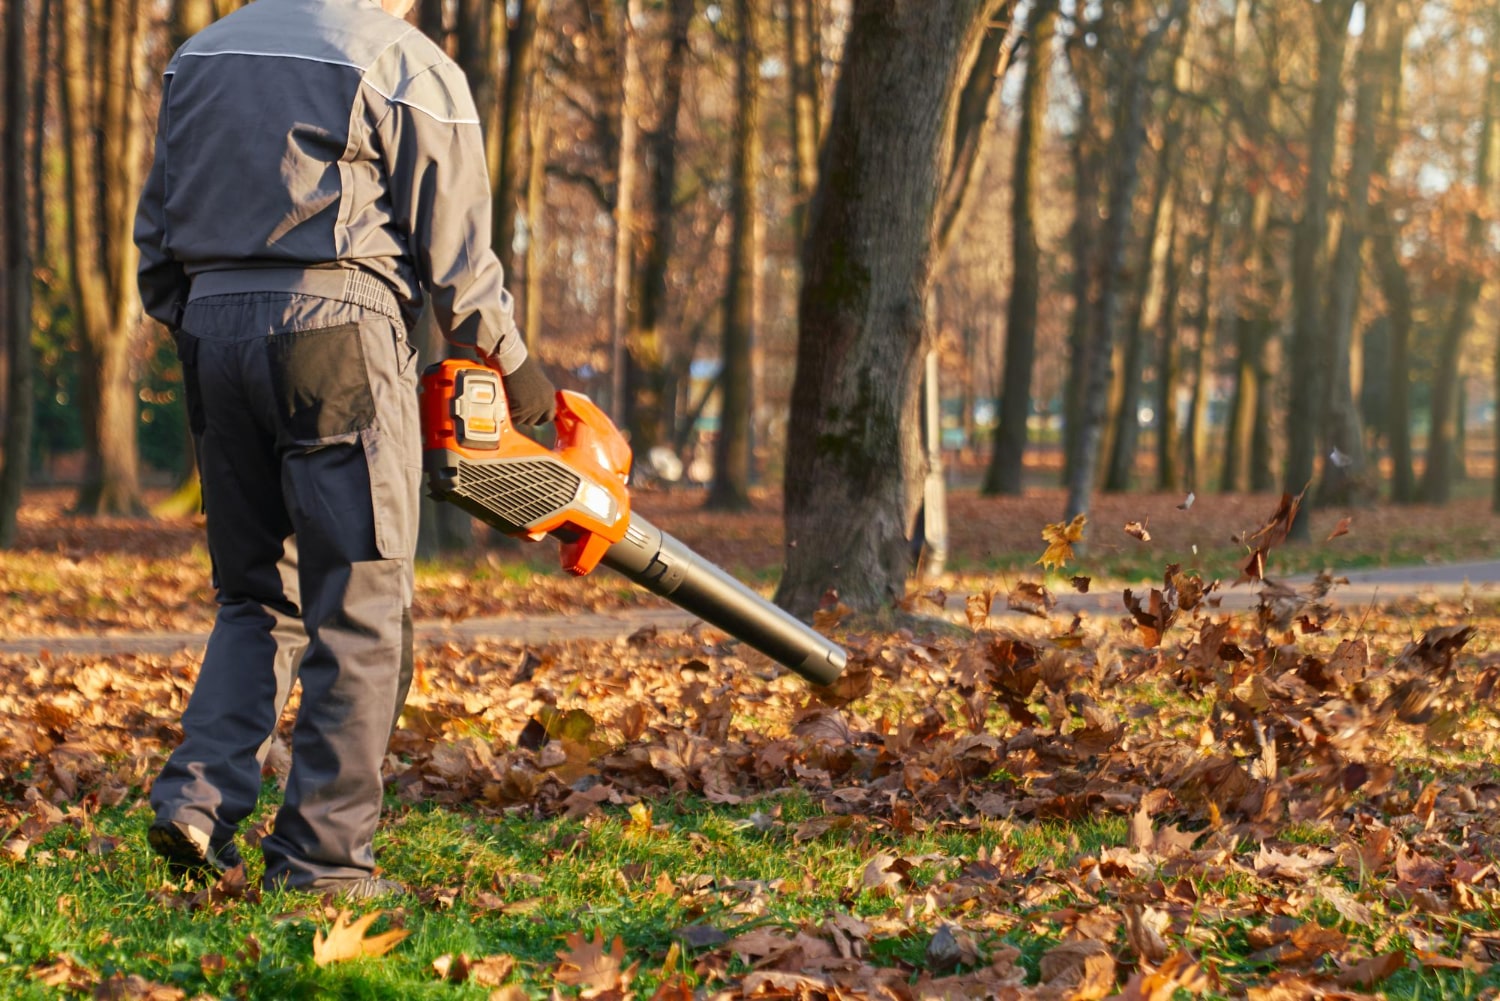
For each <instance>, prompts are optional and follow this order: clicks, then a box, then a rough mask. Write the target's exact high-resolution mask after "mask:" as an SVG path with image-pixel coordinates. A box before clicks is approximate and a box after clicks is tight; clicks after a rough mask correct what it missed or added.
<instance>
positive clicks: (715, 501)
mask: <svg viewBox="0 0 1500 1001" xmlns="http://www.w3.org/2000/svg"><path fill="white" fill-rule="evenodd" d="M757 3H758V0H735V18H736V26H737V32H736V36H735V86H736V90H737V91H738V94H737V100H736V107H735V119H734V170H733V173H734V187H733V194H732V196H731V204H730V214H731V219H732V223H731V234H730V238H729V281H728V285H727V287H726V288H725V290H724V338H723V349H722V351H721V352H720V356H721V358H722V360H723V365H724V378H723V386H724V391H723V394H722V395H721V396H720V398H719V436H718V438H717V439H716V440H715V442H714V478H713V483H712V484H711V485H710V487H709V490H708V500H707V502H706V503H707V506H708V507H710V508H713V509H715V510H719V511H743V510H748V509H749V507H750V463H751V454H750V413H751V408H752V407H753V406H754V400H753V398H752V396H753V392H752V391H753V389H754V380H755V373H754V368H753V360H752V356H751V354H752V347H753V345H754V343H755V333H756V329H755V328H756V323H757V319H758V315H759V309H758V308H757V307H758V303H757V302H756V299H757V296H756V291H757V285H758V282H757V280H756V271H757V269H758V268H759V267H760V251H761V248H760V242H761V241H760V152H761V140H760V37H759V21H760V18H759V15H758V13H757V11H756V4H757Z"/></svg>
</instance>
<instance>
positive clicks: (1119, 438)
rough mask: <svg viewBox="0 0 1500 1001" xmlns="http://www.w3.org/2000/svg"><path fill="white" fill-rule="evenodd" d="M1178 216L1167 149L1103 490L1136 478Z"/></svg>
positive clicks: (1121, 377) (1159, 167)
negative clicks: (1150, 349)
mask: <svg viewBox="0 0 1500 1001" xmlns="http://www.w3.org/2000/svg"><path fill="white" fill-rule="evenodd" d="M1176 217H1177V178H1176V177H1175V176H1174V168H1173V164H1172V157H1171V156H1170V148H1169V147H1165V146H1164V147H1163V148H1162V150H1161V152H1160V154H1159V157H1158V159H1157V170H1156V192H1155V197H1154V198H1153V199H1152V204H1151V225H1150V227H1149V229H1150V233H1151V247H1150V250H1149V251H1148V253H1147V259H1146V267H1145V269H1144V270H1143V271H1142V272H1141V277H1140V285H1139V287H1138V288H1137V290H1136V292H1137V294H1136V295H1135V297H1134V309H1133V310H1132V311H1131V315H1130V320H1129V323H1128V324H1127V329H1126V333H1125V351H1124V364H1123V368H1122V371H1121V372H1120V374H1119V375H1118V376H1116V382H1117V384H1118V386H1119V393H1118V397H1119V403H1118V409H1117V410H1116V411H1115V433H1114V435H1113V437H1112V438H1111V439H1110V454H1109V466H1108V469H1107V471H1106V474H1105V478H1104V489H1105V490H1106V491H1107V492H1109V493H1122V492H1124V491H1126V490H1129V489H1130V480H1131V477H1132V476H1133V475H1134V473H1135V462H1136V452H1137V443H1138V440H1139V438H1140V433H1141V420H1140V404H1141V392H1142V390H1143V389H1144V388H1145V387H1144V386H1143V385H1142V379H1143V370H1144V368H1145V364H1146V345H1147V341H1148V338H1149V334H1150V332H1151V331H1154V330H1156V329H1157V327H1158V326H1159V325H1160V323H1161V319H1162V307H1163V305H1164V304H1165V302H1166V282H1167V269H1168V267H1169V265H1170V260H1171V256H1172V239H1173V236H1174V234H1175V226H1176V221H1177V220H1176Z"/></svg>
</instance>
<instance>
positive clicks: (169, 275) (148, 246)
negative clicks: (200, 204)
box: [135, 73, 189, 330]
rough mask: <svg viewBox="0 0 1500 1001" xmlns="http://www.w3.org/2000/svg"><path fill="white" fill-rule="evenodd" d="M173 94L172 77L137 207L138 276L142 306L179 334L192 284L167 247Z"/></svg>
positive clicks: (164, 82)
mask: <svg viewBox="0 0 1500 1001" xmlns="http://www.w3.org/2000/svg"><path fill="white" fill-rule="evenodd" d="M171 92H172V74H170V73H169V74H167V75H166V76H165V77H163V78H162V86H161V113H160V114H159V115H158V116H157V119H156V155H155V157H154V158H153V159H152V161H151V172H150V173H149V174H147V175H146V185H145V187H144V188H143V189H142V190H141V200H140V202H139V204H138V205H137V206H136V212H135V245H136V246H137V247H138V248H140V252H141V259H140V265H139V267H138V268H137V272H136V280H137V283H138V284H139V285H140V290H141V305H142V306H143V307H145V310H146V313H147V314H148V315H150V316H152V317H154V318H155V319H157V320H160V321H161V322H162V323H164V324H166V326H167V327H168V329H171V330H176V329H177V328H178V327H179V326H181V324H182V311H183V308H184V306H185V305H186V303H187V297H188V284H189V283H188V276H187V272H186V271H184V270H183V267H182V265H181V264H180V263H179V262H178V261H177V259H176V258H174V257H173V256H172V252H171V251H170V250H168V249H167V246H166V241H167V224H166V214H167V209H166V200H167V176H166V175H167V130H168V129H169V128H170V127H171V122H170V119H169V117H168V111H167V109H168V101H169V98H170V96H171Z"/></svg>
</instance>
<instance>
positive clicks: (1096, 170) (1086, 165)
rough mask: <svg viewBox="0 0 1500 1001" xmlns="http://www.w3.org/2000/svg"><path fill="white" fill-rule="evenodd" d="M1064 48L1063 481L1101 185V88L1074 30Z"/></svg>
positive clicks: (1069, 474) (1072, 439) (1075, 441)
mask: <svg viewBox="0 0 1500 1001" xmlns="http://www.w3.org/2000/svg"><path fill="white" fill-rule="evenodd" d="M1065 51H1066V52H1067V53H1068V56H1069V59H1068V63H1069V66H1070V67H1071V68H1072V70H1073V77H1074V79H1075V80H1076V82H1077V85H1078V103H1079V112H1078V115H1077V119H1076V124H1075V126H1074V133H1073V141H1072V143H1071V144H1070V152H1071V154H1072V159H1073V226H1072V229H1071V231H1070V233H1069V238H1068V241H1069V243H1070V244H1071V246H1072V251H1073V282H1072V285H1073V314H1072V318H1071V323H1070V325H1069V330H1068V381H1067V384H1066V386H1065V387H1064V390H1063V468H1062V484H1061V485H1062V486H1064V487H1066V486H1067V485H1068V484H1069V483H1071V482H1072V481H1073V475H1074V471H1075V470H1076V469H1077V468H1078V451H1079V448H1080V447H1081V446H1082V443H1083V425H1084V395H1083V393H1084V383H1085V382H1086V381H1087V379H1088V373H1089V361H1088V356H1089V350H1090V342H1089V314H1090V311H1091V310H1092V308H1093V303H1094V295H1095V286H1096V282H1097V278H1098V273H1099V261H1098V256H1099V250H1098V247H1099V239H1098V236H1099V208H1100V199H1099V184H1100V174H1101V173H1102V172H1103V165H1102V163H1101V150H1100V147H1101V143H1100V142H1099V137H1098V136H1097V135H1096V134H1095V133H1094V130H1093V129H1094V126H1093V122H1094V116H1095V114H1097V109H1098V107H1099V104H1100V103H1101V101H1102V100H1103V88H1102V85H1101V84H1100V82H1099V80H1098V79H1097V73H1096V72H1095V68H1094V67H1093V66H1091V65H1090V59H1089V56H1088V54H1087V52H1085V51H1084V49H1083V46H1082V42H1081V41H1080V39H1079V35H1078V33H1075V34H1074V36H1073V39H1072V40H1071V41H1069V43H1068V44H1067V46H1066V49H1065Z"/></svg>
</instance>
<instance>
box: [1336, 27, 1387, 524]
mask: <svg viewBox="0 0 1500 1001" xmlns="http://www.w3.org/2000/svg"><path fill="white" fill-rule="evenodd" d="M1393 7H1394V3H1393V2H1392V0H1365V30H1364V33H1363V35H1362V36H1361V38H1360V46H1359V59H1358V62H1357V64H1356V67H1355V75H1356V80H1357V81H1358V83H1357V90H1356V96H1355V102H1354V145H1353V148H1352V150H1351V152H1350V161H1349V174H1348V177H1347V179H1346V180H1345V182H1344V193H1345V207H1344V222H1343V225H1342V226H1341V227H1340V229H1339V243H1338V249H1337V251H1335V253H1334V258H1333V267H1332V270H1331V273H1330V275H1329V282H1328V285H1329V299H1328V317H1327V320H1326V321H1325V328H1324V329H1325V332H1324V337H1325V339H1326V340H1325V347H1324V350H1323V357H1324V364H1325V366H1326V367H1325V372H1326V375H1327V378H1328V380H1329V382H1328V386H1327V391H1326V393H1325V395H1324V411H1323V428H1324V434H1325V435H1326V436H1327V437H1326V440H1327V447H1326V448H1324V450H1323V451H1324V453H1325V454H1326V455H1327V456H1328V461H1326V462H1325V463H1324V464H1323V479H1322V482H1321V483H1320V484H1319V486H1318V503H1320V504H1326V505H1348V504H1354V503H1369V502H1370V501H1373V500H1374V499H1375V487H1374V484H1373V482H1371V473H1370V470H1369V469H1368V468H1367V464H1366V460H1365V445H1364V442H1365V430H1364V426H1363V424H1362V422H1361V420H1360V413H1359V408H1358V407H1357V406H1356V404H1355V400H1354V383H1353V373H1352V371H1351V367H1352V366H1351V361H1352V358H1351V356H1352V344H1353V339H1354V322H1355V314H1356V312H1357V310H1358V305H1359V292H1360V279H1361V278H1362V274H1361V272H1362V270H1363V269H1362V268H1361V262H1362V253H1363V249H1364V242H1365V233H1366V231H1367V230H1368V228H1369V217H1370V181H1371V179H1372V178H1373V176H1374V173H1375V167H1376V166H1377V161H1378V159H1379V147H1378V144H1377V139H1378V132H1379V129H1380V122H1379V118H1380V112H1381V99H1382V93H1383V90H1384V87H1385V77H1386V76H1387V70H1386V69H1385V66H1384V63H1385V62H1387V61H1388V60H1389V58H1390V54H1391V53H1390V49H1391V42H1390V35H1391V33H1392V30H1393V26H1392V20H1393V15H1394V11H1393V10H1392V8H1393ZM1397 44H1399V42H1398V43H1397Z"/></svg>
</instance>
